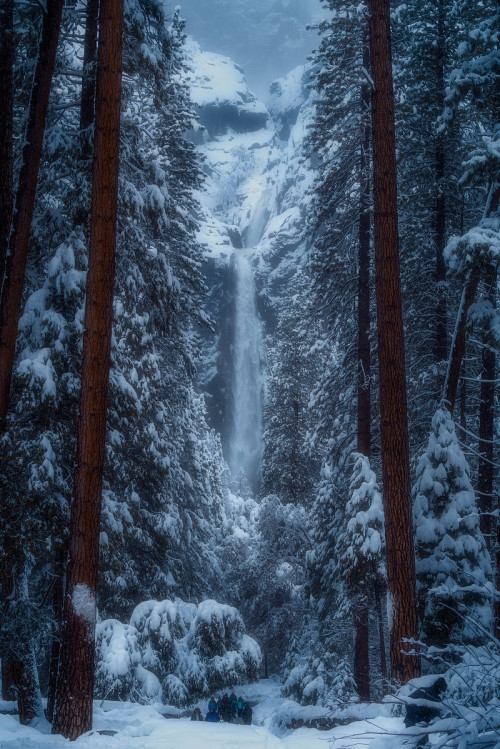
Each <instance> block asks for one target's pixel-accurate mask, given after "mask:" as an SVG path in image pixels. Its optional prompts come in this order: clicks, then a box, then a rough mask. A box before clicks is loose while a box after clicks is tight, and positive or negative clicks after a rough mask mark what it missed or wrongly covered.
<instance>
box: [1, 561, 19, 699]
mask: <svg viewBox="0 0 500 749" xmlns="http://www.w3.org/2000/svg"><path fill="white" fill-rule="evenodd" d="M13 592H14V580H13V577H12V575H7V576H6V577H4V578H3V579H2V608H3V609H4V610H5V611H7V609H8V606H9V603H10V600H11V598H12V594H13ZM15 676H16V668H15V664H14V663H13V661H12V658H11V657H9V656H8V655H7V654H6V653H5V654H4V656H3V658H2V699H3V700H7V701H10V702H15V700H16V694H15Z"/></svg>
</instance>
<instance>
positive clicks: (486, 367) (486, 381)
mask: <svg viewBox="0 0 500 749" xmlns="http://www.w3.org/2000/svg"><path fill="white" fill-rule="evenodd" d="M486 284H487V287H488V290H489V291H488V297H489V301H490V303H491V305H492V306H493V307H496V291H497V269H496V267H495V268H491V269H490V271H489V273H488V274H487V278H486ZM489 327H490V326H489V323H487V325H486V329H485V331H484V333H483V346H484V348H483V353H482V362H481V394H480V402H479V445H478V452H479V455H480V458H479V463H478V470H477V494H478V508H479V523H480V528H481V533H482V534H483V536H484V540H485V541H486V545H487V547H488V550H490V549H491V545H492V537H491V528H492V522H491V520H492V517H491V513H492V511H493V478H494V476H493V465H494V464H493V458H494V456H493V440H494V418H495V372H496V356H495V349H494V341H493V340H492V336H491V333H490V330H489Z"/></svg>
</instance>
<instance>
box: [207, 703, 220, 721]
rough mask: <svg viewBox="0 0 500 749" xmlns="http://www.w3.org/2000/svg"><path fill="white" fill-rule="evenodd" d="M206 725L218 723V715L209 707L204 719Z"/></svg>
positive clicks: (213, 708)
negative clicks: (206, 722)
mask: <svg viewBox="0 0 500 749" xmlns="http://www.w3.org/2000/svg"><path fill="white" fill-rule="evenodd" d="M205 720H206V721H208V723H218V722H219V720H220V716H219V713H218V712H217V710H216V709H215V707H211V708H210V709H209V711H208V713H207V717H206V718H205Z"/></svg>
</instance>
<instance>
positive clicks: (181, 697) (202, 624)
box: [96, 598, 261, 706]
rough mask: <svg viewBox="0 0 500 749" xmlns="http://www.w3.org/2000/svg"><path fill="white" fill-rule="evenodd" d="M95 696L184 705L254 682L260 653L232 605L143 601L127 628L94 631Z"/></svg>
mask: <svg viewBox="0 0 500 749" xmlns="http://www.w3.org/2000/svg"><path fill="white" fill-rule="evenodd" d="M96 661H97V663H96V678H97V692H98V694H99V695H100V696H102V697H103V698H104V697H106V696H107V697H108V698H109V699H113V698H114V699H133V700H137V701H139V702H143V703H148V702H155V701H158V700H161V699H163V700H164V701H165V702H167V703H168V704H172V705H178V706H182V705H185V704H187V703H189V702H190V701H192V700H193V699H197V698H199V697H201V696H205V697H208V696H209V695H211V694H213V693H214V692H216V691H218V690H220V689H228V688H230V687H232V686H233V685H235V684H242V683H245V682H251V681H254V680H255V679H256V678H257V675H258V671H259V667H260V661H261V653H260V648H259V646H258V644H257V643H256V642H255V640H253V639H252V638H251V637H249V636H248V635H247V634H246V633H245V626H244V624H243V620H242V618H241V616H240V614H239V612H238V611H237V609H235V608H233V607H232V606H228V605H224V604H220V603H217V602H216V601H214V600H210V599H209V600H206V601H202V602H201V603H200V604H198V605H196V604H193V603H185V602H184V601H182V600H180V599H179V598H176V599H175V600H173V601H172V600H166V601H145V602H143V603H141V604H139V605H138V606H137V607H136V608H135V609H134V611H133V613H132V617H131V619H130V623H129V624H122V623H121V622H119V621H117V620H116V619H107V620H105V621H103V622H100V623H99V625H98V628H97V659H96Z"/></svg>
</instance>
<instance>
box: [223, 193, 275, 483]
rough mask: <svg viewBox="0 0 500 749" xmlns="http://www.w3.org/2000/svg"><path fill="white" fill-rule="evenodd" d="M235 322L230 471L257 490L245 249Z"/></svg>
mask: <svg viewBox="0 0 500 749" xmlns="http://www.w3.org/2000/svg"><path fill="white" fill-rule="evenodd" d="M267 197H268V196H267V194H264V195H263V196H262V198H261V200H260V201H259V203H258V205H257V207H256V209H255V211H254V216H253V217H252V221H251V222H250V225H249V227H248V229H247V231H246V242H245V244H246V246H247V248H248V247H253V246H255V245H256V244H258V242H259V240H260V238H261V236H262V232H263V230H264V227H265V223H266V220H267ZM234 273H235V281H236V284H235V320H234V344H233V434H232V439H231V455H230V468H231V472H232V474H233V476H234V477H235V478H236V477H238V476H239V474H240V472H241V471H244V473H245V475H246V477H247V479H248V482H249V484H250V487H251V489H253V491H254V492H256V491H257V490H258V486H259V475H260V463H261V458H262V405H263V403H262V401H263V396H262V391H263V377H262V355H261V352H262V326H261V322H260V319H259V316H258V313H257V305H256V300H255V286H254V277H253V270H252V267H251V265H250V263H249V261H248V258H247V256H246V254H245V251H244V250H235V254H234Z"/></svg>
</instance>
